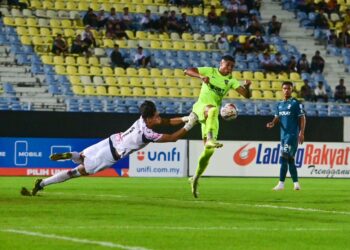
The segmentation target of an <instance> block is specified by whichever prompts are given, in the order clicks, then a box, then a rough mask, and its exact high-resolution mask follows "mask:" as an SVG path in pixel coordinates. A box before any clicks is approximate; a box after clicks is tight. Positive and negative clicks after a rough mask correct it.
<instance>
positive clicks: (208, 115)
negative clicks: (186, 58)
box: [185, 55, 251, 198]
mask: <svg viewBox="0 0 350 250" xmlns="http://www.w3.org/2000/svg"><path fill="white" fill-rule="evenodd" d="M234 65H235V59H234V58H233V57H232V56H229V55H226V56H223V57H222V59H221V62H220V66H219V68H214V67H198V68H188V69H186V70H185V74H186V75H188V76H191V77H197V78H199V79H201V80H202V83H203V84H202V87H201V91H200V94H199V97H198V100H197V102H196V103H195V104H194V105H193V108H192V113H191V115H196V116H197V117H198V121H199V123H200V124H201V128H202V138H203V140H204V151H203V153H202V154H201V156H200V158H199V162H198V166H197V169H196V173H195V175H194V176H193V177H192V178H190V181H191V186H192V194H193V196H194V197H195V198H197V197H198V180H199V177H200V176H201V175H202V174H203V173H204V171H205V169H206V168H207V166H208V164H209V160H210V157H211V156H212V155H213V153H214V151H215V148H220V147H222V146H223V145H222V144H221V143H219V142H217V141H216V139H217V136H218V131H219V111H220V107H221V102H222V99H223V98H224V96H225V95H226V94H227V93H228V91H229V90H230V89H235V90H236V91H237V92H238V93H239V94H241V95H242V96H244V97H245V98H249V97H250V91H249V86H250V83H251V82H250V81H248V80H247V81H245V83H244V85H243V86H242V85H241V84H240V82H239V81H238V80H237V79H235V78H233V77H232V70H233V68H234Z"/></svg>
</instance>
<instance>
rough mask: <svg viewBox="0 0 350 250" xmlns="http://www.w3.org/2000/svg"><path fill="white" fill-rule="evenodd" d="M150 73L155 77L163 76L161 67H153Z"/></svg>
mask: <svg viewBox="0 0 350 250" xmlns="http://www.w3.org/2000/svg"><path fill="white" fill-rule="evenodd" d="M150 74H151V76H153V77H159V76H162V73H161V71H160V70H159V69H156V68H152V69H151V71H150Z"/></svg>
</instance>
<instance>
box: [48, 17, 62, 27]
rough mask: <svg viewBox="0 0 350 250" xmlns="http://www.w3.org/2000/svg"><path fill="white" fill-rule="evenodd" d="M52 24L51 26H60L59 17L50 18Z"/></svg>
mask: <svg viewBox="0 0 350 250" xmlns="http://www.w3.org/2000/svg"><path fill="white" fill-rule="evenodd" d="M50 26H51V28H60V27H61V22H60V20H58V19H50Z"/></svg>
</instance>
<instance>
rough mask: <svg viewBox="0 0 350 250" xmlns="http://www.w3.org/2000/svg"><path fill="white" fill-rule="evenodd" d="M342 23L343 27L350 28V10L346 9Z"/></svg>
mask: <svg viewBox="0 0 350 250" xmlns="http://www.w3.org/2000/svg"><path fill="white" fill-rule="evenodd" d="M342 22H343V27H349V25H350V8H348V9H346V11H345V15H344V16H343V20H342Z"/></svg>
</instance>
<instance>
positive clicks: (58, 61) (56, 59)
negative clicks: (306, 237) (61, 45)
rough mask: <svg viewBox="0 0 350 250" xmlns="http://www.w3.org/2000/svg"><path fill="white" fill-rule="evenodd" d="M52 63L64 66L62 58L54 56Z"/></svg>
mask: <svg viewBox="0 0 350 250" xmlns="http://www.w3.org/2000/svg"><path fill="white" fill-rule="evenodd" d="M53 63H54V64H56V65H64V64H65V63H64V58H63V57H62V56H54V57H53Z"/></svg>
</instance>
